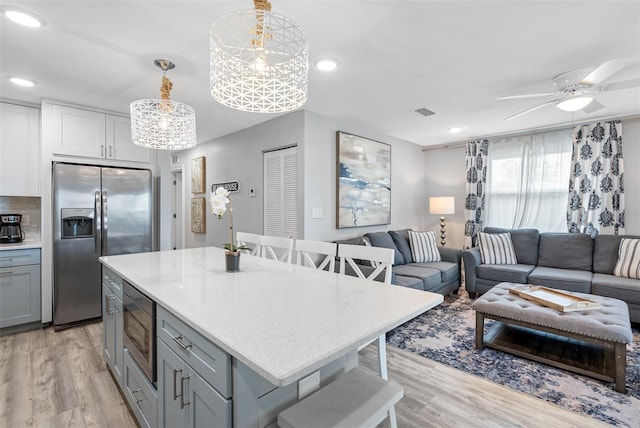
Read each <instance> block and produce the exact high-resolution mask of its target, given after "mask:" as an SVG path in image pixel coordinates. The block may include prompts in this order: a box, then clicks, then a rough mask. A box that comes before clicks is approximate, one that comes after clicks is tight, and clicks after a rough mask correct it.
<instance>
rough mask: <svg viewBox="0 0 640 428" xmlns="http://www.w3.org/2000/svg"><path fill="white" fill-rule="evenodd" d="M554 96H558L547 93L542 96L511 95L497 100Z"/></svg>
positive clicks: (555, 93) (553, 93)
mask: <svg viewBox="0 0 640 428" xmlns="http://www.w3.org/2000/svg"><path fill="white" fill-rule="evenodd" d="M552 95H558V93H557V92H545V93H541V94H523V95H509V96H506V97H500V98H496V99H497V100H517V99H519V98H537V97H550V96H552Z"/></svg>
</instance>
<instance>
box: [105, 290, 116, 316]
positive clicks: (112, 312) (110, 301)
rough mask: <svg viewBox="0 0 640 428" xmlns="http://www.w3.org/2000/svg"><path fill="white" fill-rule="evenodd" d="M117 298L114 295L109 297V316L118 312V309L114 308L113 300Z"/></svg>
mask: <svg viewBox="0 0 640 428" xmlns="http://www.w3.org/2000/svg"><path fill="white" fill-rule="evenodd" d="M115 297H116V296H114V295H113V294H111V295H109V296H107V308H106V309H107V313H108V314H109V315H111V314H115V313H116V312H117V311H116V309H115V308H114V307H113V299H114V298H115Z"/></svg>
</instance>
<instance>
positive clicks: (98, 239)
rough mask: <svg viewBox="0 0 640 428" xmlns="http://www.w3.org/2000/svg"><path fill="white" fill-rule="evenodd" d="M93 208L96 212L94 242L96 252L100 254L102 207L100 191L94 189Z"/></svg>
mask: <svg viewBox="0 0 640 428" xmlns="http://www.w3.org/2000/svg"><path fill="white" fill-rule="evenodd" d="M93 204H94V207H93V208H94V210H95V213H96V218H95V221H96V230H95V238H96V239H95V243H96V254H98V255H100V247H101V246H102V245H101V244H102V242H101V239H102V209H101V206H102V205H101V204H100V191H96V193H95V195H94V202H93Z"/></svg>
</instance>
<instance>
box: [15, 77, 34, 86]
mask: <svg viewBox="0 0 640 428" xmlns="http://www.w3.org/2000/svg"><path fill="white" fill-rule="evenodd" d="M9 81H10V82H11V83H13V84H14V85H18V86H24V87H28V88H29V87H31V86H35V84H36V82H34V81H33V80H29V79H24V78H22V77H10V78H9Z"/></svg>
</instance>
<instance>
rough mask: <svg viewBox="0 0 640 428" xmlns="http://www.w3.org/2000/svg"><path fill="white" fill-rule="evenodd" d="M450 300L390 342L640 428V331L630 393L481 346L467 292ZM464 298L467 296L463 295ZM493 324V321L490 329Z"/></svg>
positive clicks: (630, 350)
mask: <svg viewBox="0 0 640 428" xmlns="http://www.w3.org/2000/svg"><path fill="white" fill-rule="evenodd" d="M460 294H461V295H460V296H454V295H452V296H447V297H445V301H444V303H443V304H442V305H440V306H437V307H436V308H433V309H431V310H430V311H427V312H426V313H424V314H422V315H420V316H418V317H417V318H414V319H413V320H411V321H409V322H407V323H405V324H403V325H402V326H400V327H398V328H396V329H395V330H392V331H391V332H389V334H388V335H387V341H388V342H389V344H391V345H393V346H396V347H398V348H401V349H406V350H407V351H410V352H413V353H416V354H418V355H421V356H423V357H425V358H429V359H431V360H434V361H437V362H440V363H442V364H446V365H448V366H451V367H455V368H457V369H460V370H463V371H465V372H468V373H471V374H473V375H476V376H480V377H482V378H485V379H487V380H490V381H492V382H495V383H498V384H501V385H505V386H508V387H510V388H513V389H515V390H518V391H522V392H524V393H527V394H530V395H533V396H535V397H538V398H541V399H543V400H546V401H549V402H551V403H555V404H557V405H559V406H562V407H564V408H567V409H569V410H572V411H575V412H580V413H583V414H586V415H589V416H591V417H593V418H596V419H599V420H601V421H604V422H606V423H608V424H611V425H613V426H620V427H630V428H638V427H640V331H639V330H638V329H637V328H635V329H633V336H634V343H633V344H632V345H631V346H628V347H627V394H620V393H618V392H615V391H614V389H613V384H612V383H607V382H602V381H599V380H596V379H591V378H589V377H586V376H581V375H577V374H573V373H571V372H568V371H564V370H560V369H556V368H554V367H550V366H547V365H544V364H539V363H536V362H534V361H529V360H527V359H524V358H520V357H516V356H512V355H510V354H507V353H504V352H501V351H497V350H493V349H487V348H485V349H484V350H482V351H477V350H476V348H475V312H474V311H473V310H472V309H471V303H472V300H470V299H469V298H468V297H467V295H466V293H464V292H461V293H460ZM462 294H464V296H462ZM490 323H493V321H487V322H486V326H487V327H488V326H489V325H490Z"/></svg>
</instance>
